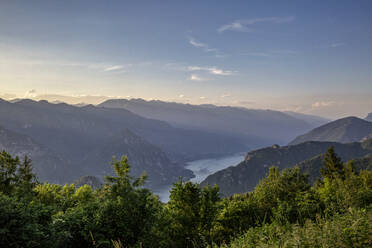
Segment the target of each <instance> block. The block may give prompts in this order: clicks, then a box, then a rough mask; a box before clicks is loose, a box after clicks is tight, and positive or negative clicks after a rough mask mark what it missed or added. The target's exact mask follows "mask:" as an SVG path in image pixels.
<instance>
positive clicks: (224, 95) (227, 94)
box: [221, 93, 231, 98]
mask: <svg viewBox="0 0 372 248" xmlns="http://www.w3.org/2000/svg"><path fill="white" fill-rule="evenodd" d="M230 96H231V94H230V93H226V94H222V95H221V98H226V97H230Z"/></svg>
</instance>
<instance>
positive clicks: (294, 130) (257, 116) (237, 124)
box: [99, 99, 328, 149]
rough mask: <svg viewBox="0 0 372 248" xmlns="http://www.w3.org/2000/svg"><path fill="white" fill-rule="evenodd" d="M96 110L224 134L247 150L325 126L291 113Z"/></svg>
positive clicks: (145, 104)
mask: <svg viewBox="0 0 372 248" xmlns="http://www.w3.org/2000/svg"><path fill="white" fill-rule="evenodd" d="M99 106H101V107H106V108H123V109H127V110H129V111H131V112H133V113H135V114H138V115H140V116H143V117H147V118H151V119H157V120H162V121H166V122H168V123H170V124H171V125H173V126H175V127H179V128H187V129H192V130H200V131H208V132H214V133H218V134H224V135H225V136H226V137H232V138H234V140H239V141H240V142H242V143H244V144H246V145H247V146H248V148H250V149H253V148H258V147H262V146H265V145H270V144H273V143H278V144H286V143H288V142H289V141H290V140H292V139H293V138H295V137H296V136H297V135H300V134H303V133H304V132H306V131H309V130H311V129H312V128H314V127H317V126H319V125H321V124H324V123H326V122H328V120H327V119H324V118H320V117H317V116H310V115H304V114H298V113H294V112H287V113H283V112H279V111H273V110H255V109H246V108H241V107H230V106H216V105H211V104H204V105H191V104H182V103H174V102H163V101H158V100H153V101H145V100H143V99H131V100H127V99H111V100H107V101H105V102H103V103H101V104H100V105H99Z"/></svg>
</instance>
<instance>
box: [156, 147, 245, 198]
mask: <svg viewBox="0 0 372 248" xmlns="http://www.w3.org/2000/svg"><path fill="white" fill-rule="evenodd" d="M243 159H244V154H242V153H241V154H235V155H232V156H227V157H222V158H215V159H202V160H195V161H191V162H188V163H187V165H186V168H187V169H189V170H192V171H193V172H194V174H195V177H194V178H192V179H190V181H191V182H194V183H200V182H202V181H203V180H204V179H205V178H207V176H209V175H210V174H213V173H215V172H217V171H219V170H222V169H225V168H227V167H229V166H233V165H237V164H238V163H240V162H241V161H243ZM171 188H172V185H168V186H164V188H162V189H159V190H157V191H155V192H154V193H155V194H157V195H158V196H159V198H160V200H161V201H162V202H168V201H169V190H170V189H171Z"/></svg>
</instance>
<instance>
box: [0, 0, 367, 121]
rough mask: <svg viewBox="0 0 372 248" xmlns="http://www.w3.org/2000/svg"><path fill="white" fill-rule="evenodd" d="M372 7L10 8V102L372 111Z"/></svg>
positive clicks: (5, 41) (0, 77) (2, 26)
mask: <svg viewBox="0 0 372 248" xmlns="http://www.w3.org/2000/svg"><path fill="white" fill-rule="evenodd" d="M371 11H372V2H370V1H358V2H353V1H346V0H345V1H316V2H315V1H311V2H310V1H309V2H298V1H280V2H279V1H265V2H262V1H249V2H248V1H235V2H234V3H231V2H214V1H203V2H200V1H187V2H175V1H162V2H161V3H159V2H154V1H145V2H141V3H137V2H127V1H110V2H104V1H82V0H81V1H73V2H69V3H66V2H60V1H43V0H37V1H18V0H12V1H10V0H4V1H1V3H0V53H1V57H0V82H1V86H0V98H4V99H13V98H31V99H36V100H39V99H44V98H45V99H46V100H51V99H52V100H53V99H55V100H59V101H64V102H67V103H78V102H84V103H88V104H97V103H99V102H102V101H104V100H105V99H109V98H143V99H146V100H152V99H154V100H162V101H171V102H180V103H190V104H215V105H224V106H241V107H246V108H250V109H272V110H279V111H294V112H299V113H304V114H311V115H318V116H322V117H326V118H331V119H336V118H340V117H345V116H358V117H363V118H364V117H365V116H366V115H367V114H368V113H370V112H372V82H371V79H372V70H371V69H372V63H371V61H372V53H371V51H372V33H371V32H370V29H371V23H372V17H371V15H370V13H371Z"/></svg>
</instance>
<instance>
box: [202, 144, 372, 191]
mask: <svg viewBox="0 0 372 248" xmlns="http://www.w3.org/2000/svg"><path fill="white" fill-rule="evenodd" d="M331 146H334V148H335V151H336V153H338V154H339V155H340V156H341V158H342V159H343V160H344V161H346V160H349V159H352V158H353V159H354V158H362V157H364V156H366V155H368V154H372V149H371V147H369V146H368V145H365V144H364V143H358V142H355V143H349V144H341V143H335V142H317V141H309V142H305V143H301V144H299V145H293V146H283V147H278V146H272V147H267V148H263V149H259V150H256V151H252V152H249V153H248V154H247V155H246V157H245V160H244V161H243V162H241V163H240V164H238V165H236V166H232V167H229V168H227V169H224V170H221V171H218V172H216V173H214V174H212V175H210V176H208V177H207V178H206V179H205V180H204V181H203V182H202V183H201V185H202V186H205V185H207V184H210V185H214V184H218V185H219V186H220V191H221V193H222V194H223V195H225V196H228V195H232V194H235V193H244V192H247V191H251V190H253V189H254V187H255V186H256V184H257V183H258V182H259V180H261V179H262V178H264V177H265V175H266V173H268V170H269V167H270V166H273V165H275V166H278V167H279V168H280V169H284V168H289V167H293V166H295V165H297V164H301V163H302V167H303V171H305V172H310V173H314V174H313V178H316V177H317V176H318V175H319V174H318V171H319V170H318V169H320V167H321V159H320V158H319V156H321V155H322V154H324V153H325V152H326V151H327V149H328V148H329V147H331ZM313 159H314V160H313ZM306 160H312V161H311V162H309V161H307V162H306V163H305V161H306ZM316 163H318V164H316ZM306 164H307V165H306ZM319 164H320V165H319Z"/></svg>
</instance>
